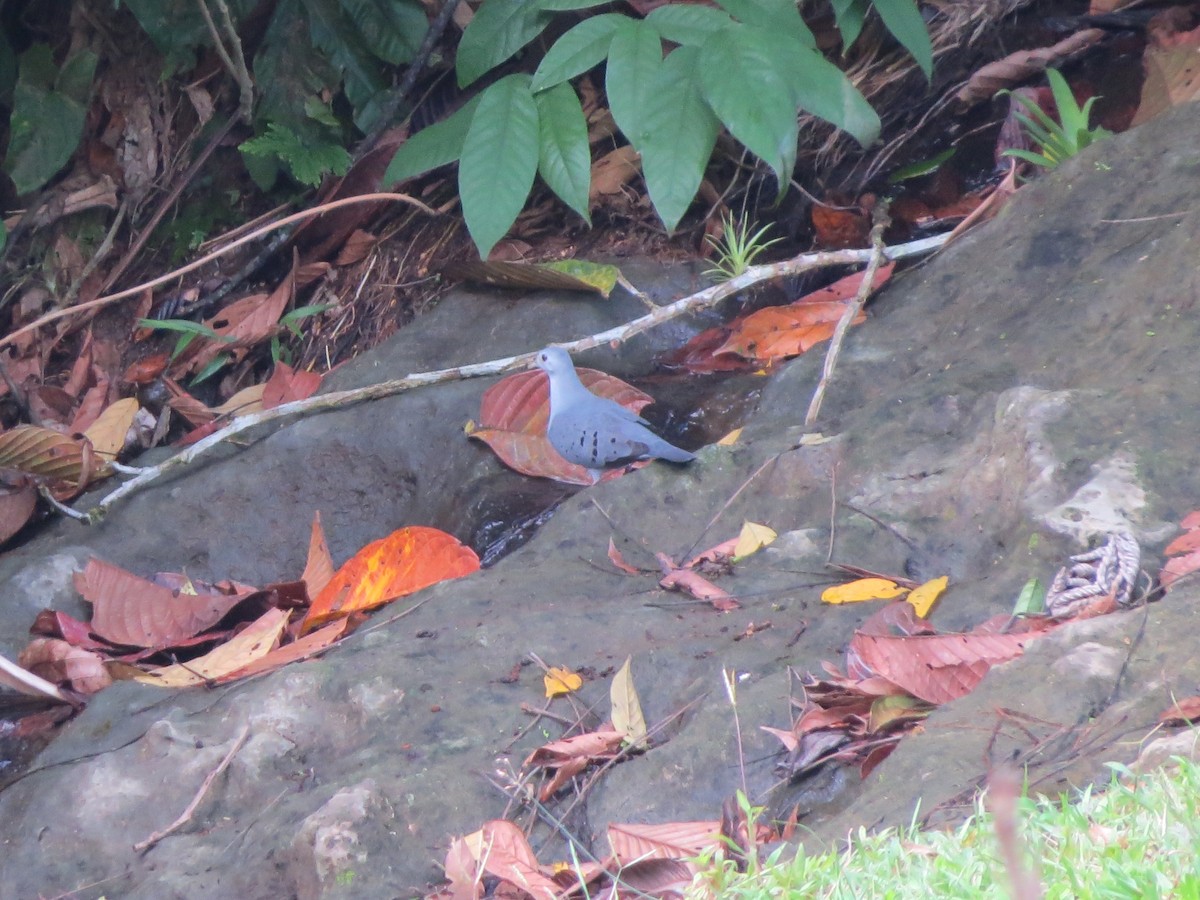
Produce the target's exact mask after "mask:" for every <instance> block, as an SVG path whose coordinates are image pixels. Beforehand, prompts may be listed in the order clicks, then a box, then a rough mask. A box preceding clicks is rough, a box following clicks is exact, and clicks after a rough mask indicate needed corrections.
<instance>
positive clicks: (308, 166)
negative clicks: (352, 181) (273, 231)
mask: <svg viewBox="0 0 1200 900" xmlns="http://www.w3.org/2000/svg"><path fill="white" fill-rule="evenodd" d="M238 149H239V150H241V151H242V154H243V155H244V156H266V157H276V158H278V159H279V160H281V161H282V162H283V163H284V164H285V165H286V166H287V167H288V171H290V172H291V173H292V177H293V178H295V179H296V180H297V181H298V182H300V183H301V184H307V185H308V186H309V187H316V186H317V185H319V184H320V183H321V179H322V178H324V177H325V175H326V174H327V173H333V174H334V175H345V174H346V172H348V171H349V169H350V163H351V159H350V154H349V152H348V151H347V150H346V148H345V147H342V146H341V145H339V144H333V143H329V142H325V141H312V140H305V139H304V138H301V137H300V136H299V135H298V134H296V133H295V132H294V131H292V130H291V129H290V128H286V127H285V126H283V125H280V124H278V123H276V122H272V123H271V124H269V125H268V126H267V130H266V132H264V133H263V134H260V135H259V136H258V137H255V138H251V139H250V140H248V141H244V142H243V143H242V144H241V145H240V146H239V147H238Z"/></svg>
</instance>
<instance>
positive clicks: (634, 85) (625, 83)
mask: <svg viewBox="0 0 1200 900" xmlns="http://www.w3.org/2000/svg"><path fill="white" fill-rule="evenodd" d="M662 61H663V55H662V38H660V37H659V36H658V31H657V30H656V29H655V28H654V26H653V25H651V24H649V23H648V22H637V21H634V20H633V19H626V20H625V21H624V22H622V23H620V24H619V25H618V26H617V29H616V31H615V32H613V38H612V44H611V45H610V46H609V48H608V67H607V71H606V73H605V80H604V89H605V93H606V94H607V95H608V107H609V109H610V110H611V111H612V115H613V119H614V120H615V121H616V123H617V127H618V128H620V129H621V131H623V132H624V133H625V136H626V137H627V138H629V141H630V143H632V144H633V146H634V147H637V146H639V144H640V142H641V139H642V136H643V133H644V131H645V129H646V124H645V120H646V112H647V110H648V108H649V105H650V99H651V96H650V92H651V85H652V84H653V83H654V79H655V78H656V76H657V75H658V70H659V69H660V68H661V67H662Z"/></svg>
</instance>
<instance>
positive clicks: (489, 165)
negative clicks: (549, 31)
mask: <svg viewBox="0 0 1200 900" xmlns="http://www.w3.org/2000/svg"><path fill="white" fill-rule="evenodd" d="M482 8H483V9H486V8H487V4H484V6H483V7H482ZM537 164H538V109H537V104H536V103H535V102H534V100H533V95H532V94H531V93H530V91H529V76H528V75H509V76H507V77H505V78H502V79H500V80H499V81H497V82H496V83H495V84H493V85H492V86H491V87H489V88H488V89H487V90H486V91H484V92H483V94H482V95H481V96H480V98H479V106H478V107H476V109H475V115H474V116H473V117H472V119H471V127H470V129H469V130H468V131H467V139H466V141H465V142H464V143H463V150H462V158H461V159H460V160H459V164H458V193H459V196H460V197H461V198H462V207H463V218H464V219H465V220H466V222H467V229H468V230H469V231H470V232H471V237H472V239H473V240H474V241H475V246H476V247H477V248H478V249H479V255H480V257H482V258H485V259H486V258H487V255H488V253H490V252H491V250H492V248H493V247H494V246H496V242H497V241H499V240H500V238H502V237H504V234H505V232H507V231H508V229H509V228H510V227H511V226H512V223H513V222H514V221H516V218H517V214H518V213H519V212H520V211H521V207H522V206H524V205H525V200H526V198H527V197H528V196H529V189H530V188H531V187H532V186H533V176H534V174H535V173H536V172H537Z"/></svg>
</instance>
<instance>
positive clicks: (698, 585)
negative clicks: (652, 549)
mask: <svg viewBox="0 0 1200 900" xmlns="http://www.w3.org/2000/svg"><path fill="white" fill-rule="evenodd" d="M655 557H656V558H657V559H658V564H659V565H660V566H661V567H662V570H663V572H664V573H665V574H664V575H663V577H662V578H661V579H659V582H658V585H659V587H661V588H664V589H666V590H668V591H683V592H684V593H686V594H691V595H692V596H693V597H695V598H696V599H697V600H703V601H704V602H705V603H711V604H712V606H713V609H716V610H719V611H721V612H729V611H730V610H732V609H737V608H738V607H740V606H741V604H740V603H738V602H737V600H736V599H734V597H733V596H732V595H731V594H729V593H728V592H726V591H724V590H722V589H721V588H719V587H717V586H716V585H715V584H713V583H712V582H711V581H709V580H708V579H707V578H705V577H704V576H702V575H700V574H698V573H697V572H694V571H692V570H691V569H678V568H676V567H675V564H674V563H673V562H672V561H671V559H670V558H669V557H668V556H667V555H666V554H665V553H656V554H655Z"/></svg>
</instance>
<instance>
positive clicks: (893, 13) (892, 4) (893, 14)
mask: <svg viewBox="0 0 1200 900" xmlns="http://www.w3.org/2000/svg"><path fill="white" fill-rule="evenodd" d="M873 5H874V7H875V11H876V12H877V13H879V18H881V19H883V24H884V25H886V26H887V30H888V31H890V32H891V33H892V35H893V37H895V38H896V40H898V41H899V42H900V43H901V44H903V45H904V49H906V50H907V51H908V52H909V53H911V54H912V55H913V59H915V60H916V61H917V65H918V66H920V67H921V71H922V72H924V73H925V77H926V78H927V79H928V78H932V77H933V45H932V44H931V43H930V41H929V30H928V29H927V28H926V27H925V20H924V19H922V18H921V11H920V10H919V9H918V8H917V2H916V0H874V2H873Z"/></svg>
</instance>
